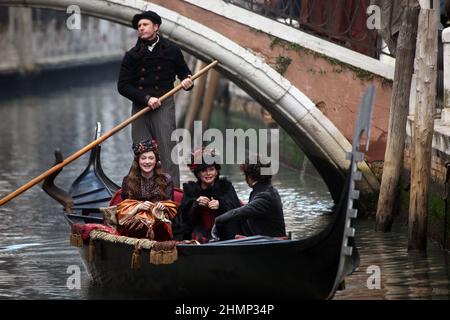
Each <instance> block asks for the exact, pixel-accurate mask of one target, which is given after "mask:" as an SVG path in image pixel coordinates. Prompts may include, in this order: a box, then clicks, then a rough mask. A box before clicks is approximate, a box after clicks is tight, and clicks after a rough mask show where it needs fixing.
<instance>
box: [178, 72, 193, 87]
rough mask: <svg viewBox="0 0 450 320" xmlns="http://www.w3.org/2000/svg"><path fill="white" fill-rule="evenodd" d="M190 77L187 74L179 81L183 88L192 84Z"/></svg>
mask: <svg viewBox="0 0 450 320" xmlns="http://www.w3.org/2000/svg"><path fill="white" fill-rule="evenodd" d="M191 77H192V76H191V75H188V77H187V78H186V79H183V81H181V85H182V86H183V89H184V90H189V89H191V88H192V86H193V85H194V83H193V82H192V80H191Z"/></svg>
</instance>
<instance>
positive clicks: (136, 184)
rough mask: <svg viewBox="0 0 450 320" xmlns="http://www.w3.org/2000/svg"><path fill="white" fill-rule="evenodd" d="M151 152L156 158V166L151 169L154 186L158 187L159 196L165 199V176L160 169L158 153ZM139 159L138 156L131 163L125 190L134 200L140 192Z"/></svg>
mask: <svg viewBox="0 0 450 320" xmlns="http://www.w3.org/2000/svg"><path fill="white" fill-rule="evenodd" d="M151 152H153V153H154V154H155V158H156V164H155V167H154V168H153V176H154V177H155V181H156V184H157V185H158V187H159V189H160V191H161V194H162V195H163V197H164V198H167V196H168V195H167V194H166V187H167V178H166V174H165V173H164V171H163V169H162V166H161V162H160V161H159V159H160V158H159V153H158V151H156V150H154V151H151ZM139 157H140V154H138V155H135V156H134V159H133V162H132V163H131V168H130V171H129V172H128V175H127V188H128V193H129V196H130V198H131V199H136V198H137V197H138V196H139V194H140V190H141V177H142V175H141V168H140V167H139Z"/></svg>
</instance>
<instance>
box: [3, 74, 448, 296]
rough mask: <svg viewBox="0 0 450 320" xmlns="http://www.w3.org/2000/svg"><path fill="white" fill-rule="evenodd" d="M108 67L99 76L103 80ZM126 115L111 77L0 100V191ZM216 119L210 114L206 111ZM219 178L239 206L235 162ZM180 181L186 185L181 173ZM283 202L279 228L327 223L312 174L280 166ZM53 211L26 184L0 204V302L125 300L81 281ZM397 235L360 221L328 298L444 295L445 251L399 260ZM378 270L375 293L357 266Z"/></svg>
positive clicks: (120, 138)
mask: <svg viewBox="0 0 450 320" xmlns="http://www.w3.org/2000/svg"><path fill="white" fill-rule="evenodd" d="M115 72H116V70H115V69H112V70H104V71H102V73H101V74H102V75H104V78H105V79H112V78H114V76H112V75H114V74H115ZM129 113H130V103H129V102H128V101H127V100H126V99H125V98H123V97H120V96H119V95H118V94H117V92H116V86H115V81H114V80H106V81H99V79H94V81H92V82H91V83H90V84H89V85H86V86H78V87H75V86H69V87H68V88H67V89H66V90H59V91H56V92H55V91H45V90H44V91H40V92H37V93H33V94H30V95H25V96H22V97H17V98H12V99H8V100H3V101H0V119H2V126H1V127H0V137H2V138H1V139H0V164H1V166H0V195H2V196H4V195H6V194H7V193H9V192H11V191H12V190H15V189H16V188H18V187H20V186H21V185H22V184H24V183H26V182H27V181H29V180H30V179H31V178H33V177H35V176H37V175H39V174H41V173H42V172H44V171H45V170H47V169H48V168H49V167H50V166H51V165H52V164H53V161H54V160H53V151H54V149H55V148H57V147H58V148H60V149H61V150H62V152H63V155H65V156H66V157H67V156H68V155H70V154H72V153H74V152H76V151H77V150H79V149H81V148H82V147H84V146H85V145H87V144H88V143H89V142H91V141H92V137H93V134H94V132H93V131H94V128H95V124H96V122H97V121H100V122H101V123H102V126H103V132H106V131H108V130H109V129H111V128H113V127H114V126H115V125H117V124H118V123H119V122H121V121H122V120H124V119H126V118H127V117H128V116H129ZM215 116H217V114H216V115H215ZM130 144H131V139H130V128H129V127H127V128H125V129H124V130H123V131H122V132H120V133H119V134H116V135H114V136H113V137H111V138H110V139H108V140H107V141H105V142H104V143H103V144H102V159H103V161H102V165H103V169H104V171H105V173H106V174H107V175H108V176H109V177H110V178H111V179H112V180H113V181H115V182H116V183H119V182H120V181H121V180H122V177H123V176H124V175H126V174H127V172H128V169H129V164H130V163H131V160H132V156H133V155H132V151H131V148H130ZM87 160H88V158H87V155H84V156H82V157H81V158H80V159H79V160H77V161H75V162H73V163H72V164H70V165H69V166H67V167H66V168H65V169H64V170H63V172H62V173H61V174H60V175H59V177H58V179H57V181H56V183H57V184H58V185H60V186H63V187H65V188H67V186H69V185H70V184H71V183H72V182H73V181H74V179H75V178H76V177H77V176H78V175H79V174H80V173H81V172H82V170H83V169H84V166H85V165H86V163H87ZM222 174H224V175H226V176H228V177H229V179H230V180H232V181H233V183H234V185H235V188H236V191H237V192H238V195H239V197H240V198H241V199H242V200H244V201H247V199H248V196H249V193H250V189H249V188H248V187H247V185H246V183H245V182H244V179H243V177H242V174H241V173H240V171H239V170H238V168H237V166H227V165H224V166H223V170H222ZM181 179H182V182H184V181H187V180H190V179H193V176H192V174H191V173H190V172H189V170H188V169H187V168H186V167H184V168H181ZM273 183H274V185H275V186H276V187H277V188H278V190H279V192H280V195H281V197H282V199H283V203H284V211H285V216H286V225H287V231H290V232H292V234H293V237H294V238H301V237H305V236H309V235H311V234H313V233H315V232H318V231H319V230H321V229H322V228H323V225H324V224H325V223H326V221H327V220H328V215H327V214H326V213H327V212H328V211H329V210H330V208H331V206H332V202H331V198H330V196H329V193H328V191H327V189H326V187H325V185H324V184H323V182H322V181H321V179H320V178H318V177H314V176H310V175H306V176H304V177H303V178H302V177H301V176H300V173H299V172H298V171H293V170H291V169H288V168H284V167H281V168H280V172H279V174H278V175H277V176H276V177H274V180H273ZM60 211H61V207H60V205H59V204H58V203H56V202H55V201H54V200H52V199H51V198H49V197H48V196H47V195H46V194H45V193H44V192H43V191H42V190H41V189H40V188H39V187H34V188H32V189H30V190H28V191H26V192H25V193H23V194H22V195H21V196H19V197H18V198H16V199H14V200H13V201H11V202H9V203H8V204H6V205H4V206H3V207H1V208H0V219H1V221H2V223H1V224H0V298H2V299H11V298H14V299H36V298H38V299H50V298H58V299H90V298H134V297H133V296H132V295H129V294H127V295H124V294H123V293H120V292H104V291H103V290H101V289H100V288H95V287H93V286H91V285H90V283H89V277H88V275H87V273H86V272H85V271H84V268H83V265H82V261H81V259H80V257H79V254H78V251H77V249H75V248H74V247H71V246H69V241H68V235H69V227H68V226H67V225H66V223H65V220H64V218H63V217H62V215H61V214H60ZM405 241H406V240H405V233H404V231H401V230H396V231H394V232H393V233H391V234H386V235H381V234H375V233H373V232H372V229H371V224H370V223H366V224H364V223H361V224H360V225H358V228H357V244H358V247H359V250H360V253H361V263H362V265H361V268H360V269H359V271H358V272H356V273H355V275H353V276H352V277H351V278H349V279H348V282H347V290H346V291H344V292H341V293H338V294H337V295H336V298H337V299H365V298H368V299H409V298H437V299H446V298H448V297H449V281H448V279H449V268H448V261H447V259H446V258H445V259H444V257H445V255H443V254H442V252H440V251H439V250H438V249H437V248H434V247H433V246H432V245H430V252H429V254H428V256H427V257H426V258H425V259H424V258H421V257H415V256H412V255H410V254H407V253H406V251H405V249H404V248H405V247H406V244H405ZM71 265H77V266H79V267H80V268H81V270H82V274H81V276H82V288H81V290H70V289H68V288H67V285H66V282H67V278H68V276H69V274H68V273H67V268H68V267H69V266H71ZM370 265H378V266H380V268H381V273H382V288H381V289H380V290H368V289H367V287H366V283H367V277H368V274H366V270H367V267H368V266H370Z"/></svg>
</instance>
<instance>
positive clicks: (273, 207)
mask: <svg viewBox="0 0 450 320" xmlns="http://www.w3.org/2000/svg"><path fill="white" fill-rule="evenodd" d="M269 166H270V165H263V164H261V162H260V161H259V160H258V162H257V163H256V164H248V163H246V164H243V165H241V171H243V172H244V175H245V181H246V182H247V184H248V185H249V187H251V188H252V189H253V191H252V192H251V193H250V198H249V202H248V203H247V204H246V205H245V206H242V207H239V208H235V209H232V210H229V211H227V212H226V213H224V214H222V215H220V216H218V217H217V218H216V221H215V225H214V227H213V229H212V232H211V233H212V237H213V239H214V240H227V237H226V236H225V235H224V231H223V230H224V229H226V227H227V225H228V224H230V223H236V222H239V224H240V226H241V229H242V234H243V235H245V236H254V235H263V236H271V237H284V236H286V227H285V224H284V216H283V205H282V203H281V199H280V195H279V194H278V191H277V190H276V189H275V188H274V187H273V186H272V184H271V179H272V176H271V175H262V174H261V167H269Z"/></svg>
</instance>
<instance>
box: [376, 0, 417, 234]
mask: <svg viewBox="0 0 450 320" xmlns="http://www.w3.org/2000/svg"><path fill="white" fill-rule="evenodd" d="M405 5H406V6H405V9H404V11H403V15H402V25H401V27H400V34H399V36H398V40H397V46H396V52H395V57H396V62H395V75H394V85H393V88H392V98H391V110H390V113H389V129H388V136H387V143H386V152H385V155H384V166H383V176H382V179H381V186H380V196H379V198H378V205H377V216H376V230H377V231H382V232H388V231H391V228H392V222H393V217H394V213H395V210H396V209H398V206H397V204H398V197H399V195H400V194H399V193H400V192H399V191H400V188H399V185H400V175H401V172H402V169H403V150H404V149H405V139H406V121H407V119H408V112H409V96H410V92H411V79H412V74H413V72H414V57H415V52H416V39H417V23H418V17H419V11H420V7H419V5H418V3H417V2H416V0H408V1H407V2H406V4H405Z"/></svg>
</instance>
